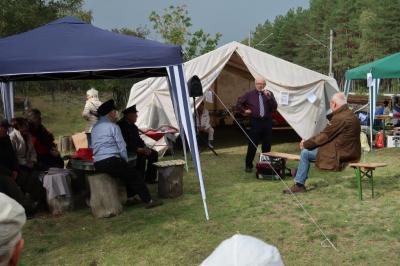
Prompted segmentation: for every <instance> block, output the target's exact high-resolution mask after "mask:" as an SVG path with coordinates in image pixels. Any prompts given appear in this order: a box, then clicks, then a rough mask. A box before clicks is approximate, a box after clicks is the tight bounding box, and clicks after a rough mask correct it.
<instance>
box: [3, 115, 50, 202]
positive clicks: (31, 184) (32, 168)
mask: <svg viewBox="0 0 400 266" xmlns="http://www.w3.org/2000/svg"><path fill="white" fill-rule="evenodd" d="M11 125H12V127H13V128H14V129H13V130H12V131H11V132H10V134H9V136H10V140H11V144H12V146H13V149H14V151H15V154H16V156H17V160H18V164H19V170H18V176H17V178H16V182H17V184H18V185H19V186H20V188H21V189H22V191H23V192H24V193H29V195H30V197H31V199H32V200H33V201H35V202H38V203H41V204H42V206H46V191H45V189H44V188H43V185H42V183H41V182H40V180H39V175H40V171H38V170H37V169H36V162H37V159H36V151H35V149H34V147H33V143H32V139H31V136H30V134H29V124H28V120H26V119H24V118H22V117H17V118H13V119H12V121H11Z"/></svg>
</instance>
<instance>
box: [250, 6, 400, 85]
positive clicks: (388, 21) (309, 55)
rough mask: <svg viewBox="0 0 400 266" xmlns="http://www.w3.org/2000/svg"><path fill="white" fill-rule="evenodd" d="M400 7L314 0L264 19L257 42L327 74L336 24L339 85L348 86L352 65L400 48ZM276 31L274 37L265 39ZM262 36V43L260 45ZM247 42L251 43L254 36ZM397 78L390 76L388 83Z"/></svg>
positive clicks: (256, 34)
mask: <svg viewBox="0 0 400 266" xmlns="http://www.w3.org/2000/svg"><path fill="white" fill-rule="evenodd" d="M399 13H400V2H399V1H398V0H396V1H392V0H374V1H372V0H357V1H354V0H335V1H325V0H310V7H309V9H302V8H298V9H296V10H294V9H292V10H289V11H288V12H287V13H286V14H285V15H283V16H277V17H276V18H275V20H274V21H273V22H270V21H268V20H267V21H266V22H265V23H264V24H259V25H258V26H257V27H256V28H255V31H254V36H253V39H252V45H256V46H255V48H257V49H259V50H261V51H265V52H268V53H270V54H273V55H275V56H279V57H281V58H284V59H286V60H288V61H291V62H294V63H296V64H299V65H302V66H305V67H307V68H310V69H313V70H315V71H318V72H321V73H325V74H327V73H328V65H329V53H328V48H327V47H329V30H330V29H333V31H334V33H335V34H334V41H333V70H334V74H335V78H336V79H337V81H338V83H339V85H340V86H343V84H344V74H345V72H346V70H347V69H349V68H352V67H356V66H358V65H360V64H364V63H368V62H370V61H372V60H375V59H378V58H381V57H383V56H386V55H389V54H392V53H395V52H399V50H400V16H399V15H398V14H399ZM271 33H273V35H271V37H270V38H268V39H267V40H265V41H262V40H263V39H264V38H266V37H267V36H268V35H269V34H271ZM306 34H308V35H310V36H312V37H313V38H315V39H317V40H320V41H321V43H323V44H324V45H325V46H326V47H324V46H323V45H321V44H320V43H318V42H317V41H315V40H312V39H311V38H310V37H307V35H306ZM260 41H262V43H261V45H257V44H258V43H259V42H260ZM243 43H246V44H247V43H248V40H247V39H246V40H244V41H243ZM391 84H392V82H391V81H386V82H385V84H384V85H389V86H390V85H391ZM360 85H361V84H360Z"/></svg>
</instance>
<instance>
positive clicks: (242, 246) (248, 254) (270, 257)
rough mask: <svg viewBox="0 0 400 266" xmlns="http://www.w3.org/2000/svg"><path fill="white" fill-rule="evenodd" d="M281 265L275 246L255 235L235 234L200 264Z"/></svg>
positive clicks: (209, 265) (211, 265) (218, 265)
mask: <svg viewBox="0 0 400 266" xmlns="http://www.w3.org/2000/svg"><path fill="white" fill-rule="evenodd" d="M228 265H229V266H230V265H232V266H283V265H284V264H283V261H282V259H281V255H280V254H279V251H278V249H277V248H276V247H274V246H271V245H268V244H267V243H265V242H264V241H261V240H259V239H257V238H255V237H252V236H247V235H240V234H236V235H234V236H232V237H231V238H229V239H226V240H224V241H223V242H222V243H221V244H219V246H218V247H217V248H216V249H215V250H214V252H213V253H211V255H210V256H208V258H206V259H205V260H204V261H203V262H202V263H201V264H200V266H228Z"/></svg>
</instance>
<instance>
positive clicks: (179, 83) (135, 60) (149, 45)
mask: <svg viewBox="0 0 400 266" xmlns="http://www.w3.org/2000/svg"><path fill="white" fill-rule="evenodd" d="M0 51H1V52H0V89H1V92H2V96H3V97H2V99H3V103H4V104H3V105H4V115H5V116H6V118H7V119H11V118H12V116H13V83H14V82H16V81H35V80H62V79H74V80H77V79H115V78H133V77H159V76H166V77H168V80H169V83H170V91H171V95H172V102H173V103H174V109H175V114H176V115H177V119H178V121H179V124H180V126H181V130H183V132H184V135H185V137H186V139H187V141H188V144H189V148H190V150H191V154H192V158H193V162H194V164H195V168H196V173H197V176H198V178H199V182H200V191H201V196H202V199H203V204H204V211H205V216H206V219H207V220H208V218H209V217H208V210H207V203H206V195H205V188H204V183H203V175H202V171H201V165H200V158H199V152H198V147H197V141H196V135H195V130H194V122H193V117H192V114H191V111H190V106H189V96H188V89H187V86H186V81H185V77H184V75H183V64H182V54H181V47H180V46H176V45H167V44H163V43H159V42H156V41H151V40H144V39H141V38H136V37H132V36H126V35H122V34H118V33H114V32H110V31H106V30H103V29H100V28H97V27H94V26H92V25H91V24H87V23H85V22H83V21H80V20H78V19H76V18H74V17H64V18H62V19H59V20H56V21H53V22H51V23H49V24H47V25H44V26H42V27H39V28H36V29H33V30H31V31H28V32H24V33H21V34H17V35H13V36H10V37H6V38H2V39H0Z"/></svg>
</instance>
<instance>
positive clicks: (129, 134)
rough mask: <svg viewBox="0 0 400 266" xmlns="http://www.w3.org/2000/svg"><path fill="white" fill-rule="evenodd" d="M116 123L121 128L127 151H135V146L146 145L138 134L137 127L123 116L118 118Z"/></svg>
mask: <svg viewBox="0 0 400 266" xmlns="http://www.w3.org/2000/svg"><path fill="white" fill-rule="evenodd" d="M117 124H118V126H119V127H120V128H121V133H122V136H123V138H124V140H125V142H126V149H127V151H128V153H136V150H137V148H144V147H145V146H146V144H145V143H144V141H143V140H142V138H141V137H140V136H139V128H138V127H137V126H136V125H135V124H130V123H129V122H128V121H127V120H126V119H125V118H122V119H121V120H119V121H118V122H117Z"/></svg>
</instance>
